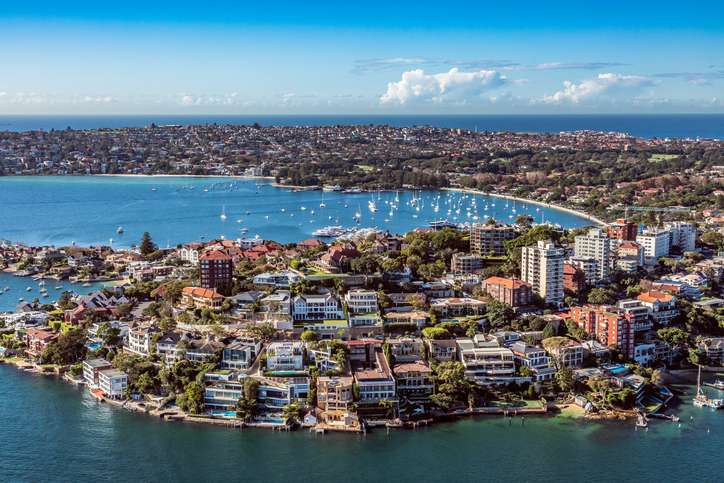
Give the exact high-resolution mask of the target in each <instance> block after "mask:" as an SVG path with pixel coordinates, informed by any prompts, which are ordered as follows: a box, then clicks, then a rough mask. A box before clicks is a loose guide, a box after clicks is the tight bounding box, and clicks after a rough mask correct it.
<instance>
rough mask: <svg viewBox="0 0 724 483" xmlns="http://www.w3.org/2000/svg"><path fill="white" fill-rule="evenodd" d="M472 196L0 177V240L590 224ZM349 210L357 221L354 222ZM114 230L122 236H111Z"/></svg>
mask: <svg viewBox="0 0 724 483" xmlns="http://www.w3.org/2000/svg"><path fill="white" fill-rule="evenodd" d="M396 196H399V203H397V208H396V209H393V208H391V207H390V203H394V199H395V197H396ZM413 196H417V197H418V199H419V200H420V202H419V203H418V204H417V206H418V207H419V208H420V209H419V210H418V209H417V208H416V207H415V206H412V205H410V203H409V202H410V200H411V199H412V197H413ZM475 199H476V202H475V204H474V203H473V195H465V194H463V193H458V192H441V191H425V192H421V193H416V194H415V193H412V192H402V191H401V192H399V193H379V194H377V193H375V194H369V193H360V194H344V193H338V192H335V193H323V192H322V191H303V192H297V193H295V192H293V191H291V190H289V189H284V188H276V187H274V186H272V185H271V182H270V181H269V180H249V179H232V178H193V177H169V176H159V177H156V176H153V177H144V176H112V177H111V176H85V177H80V176H79V177H73V176H70V177H68V176H65V177H53V176H37V177H0V239H8V240H12V241H16V242H24V243H27V244H32V245H55V246H63V245H68V244H71V243H76V244H79V245H92V244H99V243H100V244H109V243H112V244H113V245H114V246H124V247H128V246H130V245H133V244H137V243H138V241H139V240H140V238H141V235H142V234H143V232H144V231H148V232H150V233H151V236H152V237H153V238H154V240H155V241H156V243H157V244H159V245H160V246H163V247H165V246H175V245H177V244H179V243H184V242H189V241H195V240H196V241H199V240H210V239H215V238H220V237H224V238H227V239H236V238H239V237H253V236H256V235H259V236H260V237H261V238H264V239H267V240H276V241H278V242H281V243H289V242H295V241H301V240H304V239H307V238H310V237H312V233H313V232H314V231H315V230H316V229H318V228H321V227H324V226H329V225H342V226H345V227H357V226H358V227H376V228H379V229H384V230H389V231H390V232H392V233H406V232H408V231H410V230H412V229H414V228H417V227H421V226H427V224H428V222H430V221H433V220H435V219H442V218H446V219H449V220H450V221H453V222H456V223H462V222H474V221H480V222H483V221H485V220H486V219H487V217H493V218H496V219H497V220H500V221H506V222H509V221H512V220H513V219H514V218H515V217H516V216H517V215H520V214H526V213H527V214H530V215H531V216H533V217H534V219H535V220H536V221H549V222H552V223H558V224H560V225H562V226H564V227H578V226H585V225H590V224H591V222H589V221H587V220H585V219H583V218H580V217H578V216H576V215H573V214H570V213H567V212H563V211H559V210H555V209H549V208H543V207H538V206H537V205H533V204H529V203H515V204H514V203H513V202H506V201H505V200H502V199H497V198H491V197H487V196H475ZM370 200H373V201H374V202H375V203H376V205H377V207H378V211H377V212H376V213H373V212H372V211H370V210H369V208H368V203H369V202H370ZM322 204H324V205H326V206H324V207H322V206H320V205H322ZM435 206H439V208H438V211H435ZM222 210H223V212H224V214H225V215H226V219H225V220H223V219H221V213H222ZM468 210H470V211H468ZM357 211H359V213H360V215H361V217H360V222H359V224H357V223H355V221H354V215H355V212H357ZM476 217H477V220H476ZM119 226H120V227H123V229H124V233H123V234H118V233H117V228H118V227H119ZM242 230H244V231H242Z"/></svg>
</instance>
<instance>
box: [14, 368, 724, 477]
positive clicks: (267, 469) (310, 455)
mask: <svg viewBox="0 0 724 483" xmlns="http://www.w3.org/2000/svg"><path fill="white" fill-rule="evenodd" d="M0 387H1V388H2V390H0V481H10V482H15V481H18V482H25V481H50V482H56V481H114V482H116V481H168V480H173V481H179V482H186V481H188V482H196V481H208V482H213V481H245V482H266V483H272V482H290V481H294V482H332V481H347V482H351V483H352V482H368V481H394V482H400V483H406V482H439V481H519V482H520V481H535V482H561V481H587V482H592V483H597V482H620V481H627V482H649V481H659V482H669V481H676V482H715V481H721V478H720V476H721V471H722V469H723V467H722V465H723V463H722V448H723V447H724V446H723V445H724V417H722V416H723V415H722V414H718V413H715V412H712V411H710V410H703V409H698V408H694V407H693V406H691V405H690V404H689V401H690V400H691V395H690V394H689V395H688V396H686V397H685V399H684V401H685V402H684V404H682V405H681V406H680V407H678V408H677V409H676V412H677V414H679V415H680V416H681V419H682V423H681V425H680V426H679V425H678V424H675V423H670V422H661V421H654V422H652V423H651V424H650V426H649V430H648V431H635V428H634V425H633V423H632V422H628V423H605V424H604V423H585V422H581V421H577V420H572V419H567V418H564V417H528V418H526V419H525V421H523V420H522V419H521V418H514V419H512V420H508V419H505V418H502V417H489V418H488V417H481V418H477V419H467V420H462V421H459V422H455V423H445V424H439V425H435V426H432V427H429V428H424V429H418V430H415V431H412V430H410V431H407V430H399V431H392V432H390V433H389V434H388V433H387V432H386V431H384V430H377V431H373V432H370V433H369V434H368V435H366V436H361V435H347V434H327V435H315V434H313V433H309V432H306V431H297V432H291V433H286V432H281V433H280V432H271V431H264V430H244V431H239V430H232V429H226V428H216V427H205V426H198V425H187V424H182V423H164V422H161V421H160V420H158V419H156V418H153V417H150V416H146V415H141V414H133V413H129V412H126V411H125V410H123V409H119V408H114V407H111V406H109V405H106V404H102V403H98V402H96V401H95V400H94V399H93V398H92V397H91V396H90V395H89V394H88V393H87V391H85V390H82V389H77V388H75V387H72V386H69V385H67V384H64V383H61V382H60V381H58V380H56V379H54V378H48V377H43V376H37V375H30V374H27V373H23V372H21V371H19V370H17V369H15V368H13V367H10V366H3V365H0ZM689 390H691V388H689Z"/></svg>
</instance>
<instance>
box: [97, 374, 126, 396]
mask: <svg viewBox="0 0 724 483" xmlns="http://www.w3.org/2000/svg"><path fill="white" fill-rule="evenodd" d="M98 388H99V389H100V390H101V391H102V392H103V395H104V396H105V397H107V398H110V399H123V398H125V396H126V392H127V390H128V375H127V374H126V373H125V372H123V371H119V370H118V369H104V370H101V371H99V372H98Z"/></svg>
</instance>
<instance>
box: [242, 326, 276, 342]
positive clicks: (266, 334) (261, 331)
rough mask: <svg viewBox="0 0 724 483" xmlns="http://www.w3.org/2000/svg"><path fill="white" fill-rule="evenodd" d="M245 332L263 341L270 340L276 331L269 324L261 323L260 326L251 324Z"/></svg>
mask: <svg viewBox="0 0 724 483" xmlns="http://www.w3.org/2000/svg"><path fill="white" fill-rule="evenodd" d="M247 331H248V332H249V333H250V334H251V335H252V336H254V337H257V338H259V339H261V340H263V341H268V340H269V339H271V338H272V337H273V336H274V334H276V332H277V330H276V329H275V328H274V326H273V325H272V324H271V323H270V322H263V323H261V324H253V325H251V326H250V327H248V328H247Z"/></svg>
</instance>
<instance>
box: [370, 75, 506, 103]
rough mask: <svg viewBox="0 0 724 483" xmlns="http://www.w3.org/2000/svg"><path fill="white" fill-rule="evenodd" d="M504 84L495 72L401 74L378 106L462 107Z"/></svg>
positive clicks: (502, 78)
mask: <svg viewBox="0 0 724 483" xmlns="http://www.w3.org/2000/svg"><path fill="white" fill-rule="evenodd" d="M507 82H508V79H507V78H506V77H505V76H503V75H501V74H500V72H498V71H495V70H479V71H474V72H460V70H459V69H457V68H452V69H450V70H449V71H448V72H442V73H439V74H426V73H425V71H423V70H422V69H415V70H408V71H406V72H403V73H402V78H401V79H400V80H399V81H397V82H390V83H388V84H387V91H386V92H385V93H384V94H383V95H382V97H380V102H381V103H382V104H397V105H406V104H410V103H413V102H433V103H438V104H440V103H444V102H453V103H458V104H465V103H467V102H468V101H470V100H474V99H478V98H480V96H481V95H482V94H483V93H484V92H486V91H489V90H491V89H494V88H496V87H500V86H502V85H504V84H506V83H507Z"/></svg>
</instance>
